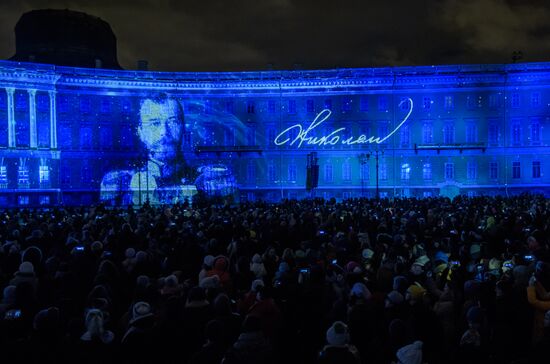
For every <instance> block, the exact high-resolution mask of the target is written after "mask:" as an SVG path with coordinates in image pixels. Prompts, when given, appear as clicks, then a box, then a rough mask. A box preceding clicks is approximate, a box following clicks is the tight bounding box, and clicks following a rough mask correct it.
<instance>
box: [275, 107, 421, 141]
mask: <svg viewBox="0 0 550 364" xmlns="http://www.w3.org/2000/svg"><path fill="white" fill-rule="evenodd" d="M404 102H409V103H410V104H411V107H410V108H409V111H408V112H407V115H405V118H404V119H403V121H401V122H400V123H399V125H397V126H396V127H395V129H393V130H392V131H391V133H389V134H388V135H386V136H385V137H383V138H382V137H380V136H378V137H374V136H370V137H369V136H367V135H365V134H361V135H359V136H351V137H348V138H345V139H344V137H343V136H342V132H343V131H344V130H346V128H338V129H335V130H333V131H332V132H331V133H329V134H327V135H323V136H310V135H309V134H310V132H311V131H312V130H313V129H315V128H316V127H318V126H319V125H321V124H322V123H323V122H324V121H325V120H327V119H328V118H329V117H330V115H331V114H332V111H330V110H328V109H324V110H323V111H321V112H320V113H319V114H317V116H316V117H315V119H314V120H313V121H312V122H311V124H309V126H308V127H307V128H305V129H304V127H303V126H302V125H300V124H294V125H292V126H290V127H288V128H286V129H285V130H283V131H282V132H281V133H280V134H279V135H277V137H276V138H275V140H274V141H273V143H275V144H276V145H285V144H289V145H296V147H297V148H300V147H301V146H302V145H303V144H306V145H318V146H325V145H336V144H338V143H340V144H344V145H353V144H367V143H369V144H372V143H376V144H381V143H384V142H385V141H386V140H387V139H388V138H390V137H391V136H392V135H393V134H395V133H396V132H397V131H398V130H399V129H400V128H401V127H402V126H403V124H405V122H407V120H408V119H409V117H410V116H411V113H412V111H413V101H412V99H411V98H406V99H404V100H402V101H401V102H400V103H399V106H401V105H402V104H403V103H404ZM292 130H296V131H297V132H298V134H297V136H296V137H295V138H294V139H293V140H291V137H290V135H289V134H290V132H291V131H292Z"/></svg>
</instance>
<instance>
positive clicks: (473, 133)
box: [466, 123, 477, 143]
mask: <svg viewBox="0 0 550 364" xmlns="http://www.w3.org/2000/svg"><path fill="white" fill-rule="evenodd" d="M476 142H477V125H476V124H473V123H472V124H468V125H466V143H476Z"/></svg>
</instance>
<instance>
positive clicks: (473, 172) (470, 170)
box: [466, 162, 477, 180]
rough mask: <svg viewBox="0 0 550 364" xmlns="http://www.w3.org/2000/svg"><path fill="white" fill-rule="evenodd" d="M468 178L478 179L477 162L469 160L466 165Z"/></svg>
mask: <svg viewBox="0 0 550 364" xmlns="http://www.w3.org/2000/svg"><path fill="white" fill-rule="evenodd" d="M466 178H468V179H472V180H473V179H476V178H477V164H476V162H468V164H467V166H466Z"/></svg>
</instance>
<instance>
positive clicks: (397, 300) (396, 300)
mask: <svg viewBox="0 0 550 364" xmlns="http://www.w3.org/2000/svg"><path fill="white" fill-rule="evenodd" d="M386 299H387V300H388V301H390V303H391V304H392V305H399V304H401V303H403V301H404V300H405V298H404V297H403V295H402V294H401V293H399V292H397V291H391V292H390V293H388V295H387V296H386Z"/></svg>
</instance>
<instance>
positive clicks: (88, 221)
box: [0, 100, 550, 364]
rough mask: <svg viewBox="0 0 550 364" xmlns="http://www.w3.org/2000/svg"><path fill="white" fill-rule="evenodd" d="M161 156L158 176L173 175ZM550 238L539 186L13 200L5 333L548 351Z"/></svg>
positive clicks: (242, 352) (258, 356) (27, 341)
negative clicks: (51, 202)
mask: <svg viewBox="0 0 550 364" xmlns="http://www.w3.org/2000/svg"><path fill="white" fill-rule="evenodd" d="M155 103H156V105H154V104H155ZM149 106H150V107H153V108H155V107H161V106H162V107H163V108H165V107H168V108H174V107H176V106H175V105H174V104H173V103H172V102H171V101H168V100H164V101H163V100H158V102H156V101H155V102H152V101H151V102H150V103H149ZM159 110H160V109H159ZM150 122H152V121H150ZM166 128H167V129H166V131H165V132H164V133H165V134H166V133H168V134H173V133H176V134H177V130H178V129H174V128H171V126H170V125H167V126H166ZM143 133H144V134H143V135H145V133H146V131H145V130H144V131H143ZM174 135H175V134H174ZM150 145H151V154H150V157H151V158H153V157H154V158H155V159H157V154H159V153H161V154H162V153H164V152H163V149H162V148H164V146H162V147H161V146H158V148H160V149H158V150H156V149H155V148H156V146H155V143H153V142H151V144H150ZM167 153H168V152H167ZM168 154H169V153H168ZM161 167H162V168H161ZM163 168H164V165H162V164H159V166H158V171H159V172H161V173H160V175H159V176H157V177H158V181H156V179H155V183H157V182H158V183H159V184H160V185H162V186H170V185H171V183H172V182H173V183H174V184H175V183H176V182H175V180H174V181H172V180H171V179H170V178H171V177H170V176H173V175H174V174H173V173H171V172H170V170H169V169H163ZM161 170H162V171H161ZM173 172H174V173H175V171H173ZM136 174H139V172H135V171H134V173H133V174H132V177H131V178H130V182H131V179H132V178H134V177H135V178H137V177H136V176H135V175H136ZM165 174H166V176H165ZM164 177H166V178H164ZM130 182H128V183H130ZM180 182H181V181H180ZM181 183H183V182H181ZM161 192H162V188H160V190H159V191H158V192H154V193H157V195H158V196H160V195H161V194H160V193H161ZM321 232H322V233H321ZM549 237H550V201H549V200H548V199H546V198H544V197H542V196H532V195H522V196H512V197H486V196H480V197H475V198H469V197H463V196H459V197H456V198H455V199H453V200H452V201H451V200H450V199H447V198H426V199H416V198H394V199H349V200H345V201H342V202H336V201H334V200H333V201H325V200H322V199H307V200H302V201H292V200H283V201H281V202H279V203H277V204H272V203H266V202H263V201H258V202H254V203H252V202H247V203H241V204H240V205H224V206H221V205H211V204H209V205H205V206H201V205H200V204H193V205H192V207H191V206H189V205H181V204H177V203H176V204H173V205H169V206H168V205H167V206H162V207H161V206H157V205H153V204H145V205H142V206H138V207H129V208H116V207H115V208H111V207H109V208H106V207H105V206H103V205H101V204H100V205H97V206H91V207H79V208H72V207H59V208H53V209H50V210H49V211H48V212H47V213H45V211H42V210H30V209H11V210H4V211H1V213H0V290H1V291H0V292H2V293H3V295H2V301H1V302H0V349H2V352H3V353H4V355H5V356H6V357H8V358H15V357H17V355H20V356H19V358H20V359H21V361H23V362H25V360H26V359H28V360H26V361H27V362H28V361H33V360H32V355H31V354H30V353H31V352H36V353H44V358H46V357H47V353H45V351H43V350H45V349H46V348H48V347H51V348H54V347H55V348H63V349H59V350H61V351H65V354H66V355H60V356H59V360H58V361H59V362H74V361H75V358H76V360H77V361H79V362H91V361H94V360H95V359H94V358H98V360H97V362H100V361H102V360H99V358H100V357H102V356H108V357H109V358H110V359H112V360H111V361H115V362H123V363H124V362H140V361H141V362H158V363H174V362H178V363H187V362H188V361H189V360H191V359H192V360H194V361H196V362H201V360H202V362H204V361H208V360H211V359H212V360H216V361H217V360H218V359H220V358H221V355H222V354H223V357H224V360H225V362H226V363H232V362H238V363H241V362H245V363H246V362H264V363H270V362H289V363H293V362H296V363H306V364H311V363H316V362H318V361H319V360H321V359H322V360H329V357H331V355H332V353H342V352H343V353H344V354H345V356H348V357H349V355H347V354H346V352H345V351H343V350H341V349H342V347H344V346H345V345H348V346H349V345H351V344H353V345H354V346H355V347H356V348H357V349H356V351H357V352H358V353H359V358H357V357H354V359H353V360H360V361H361V363H381V364H388V363H390V362H391V361H394V362H396V363H399V362H401V363H407V362H410V363H415V362H416V361H418V360H422V361H423V362H427V363H430V364H439V363H450V364H458V363H463V362H476V361H478V362H479V361H481V362H484V363H485V362H490V361H491V360H493V362H498V363H503V364H511V363H512V362H513V361H516V362H521V360H523V361H524V362H528V361H529V360H532V361H534V360H539V362H540V361H541V360H543V359H541V358H544V354H543V353H544V349H543V348H544V345H546V341H547V338H548V335H547V334H548V330H547V327H548V325H546V321H545V317H546V316H547V314H546V312H547V311H548V310H549V309H550V305H549V304H548V302H550V295H549V294H548V292H550V269H549V268H548V267H549V266H550V259H549V254H548V252H549V251H550V249H549V248H548V247H549V242H550V241H549ZM223 254H227V257H226V256H224V255H223ZM258 258H259V259H258ZM251 263H252V264H255V265H256V266H255V268H254V269H253V271H251V269H250V268H251ZM261 265H263V269H261ZM256 268H259V269H256ZM264 270H265V273H264ZM258 273H259V275H260V276H261V277H262V279H257V276H258ZM83 313H86V314H83ZM241 318H245V319H244V323H243V325H242V328H241V327H240V323H241V320H242V319H241ZM213 320H214V321H213ZM337 321H338V322H340V323H339V324H336V323H335V322H337ZM212 322H215V323H212ZM220 324H221V326H220ZM53 326H55V329H54V328H53ZM222 326H223V328H222ZM344 327H345V329H344ZM207 328H208V330H207ZM329 328H331V329H332V331H331V332H333V334H334V335H333V336H331V337H332V339H334V337H340V338H342V337H347V338H346V340H347V341H345V340H344V341H340V342H339V341H332V342H331V341H328V340H327V337H326V333H327V329H329ZM345 333H347V334H345ZM220 335H221V336H220ZM332 339H331V340H332ZM341 342H345V345H338V343H341ZM419 343H421V344H419ZM325 346H327V353H325V354H326V355H325V356H323V358H321V357H320V356H319V352H320V351H323V348H324V347H325ZM31 348H33V350H30V349H31ZM27 349H28V350H27ZM210 349H212V350H211V352H212V353H216V355H214V356H213V357H210V356H208V355H207V352H208V351H209V350H210ZM56 350H57V349H56ZM22 353H25V355H26V356H25V355H23V354H22ZM95 354H97V356H96V355H95ZM21 355H23V356H21ZM37 355H38V356H40V355H42V354H37ZM352 355H353V354H352ZM71 358H72V361H71ZM173 358H176V360H174V359H173ZM350 358H351V357H350ZM418 358H421V359H418ZM330 360H332V359H330ZM103 361H108V359H105V360H103ZM534 362H536V361H534Z"/></svg>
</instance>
